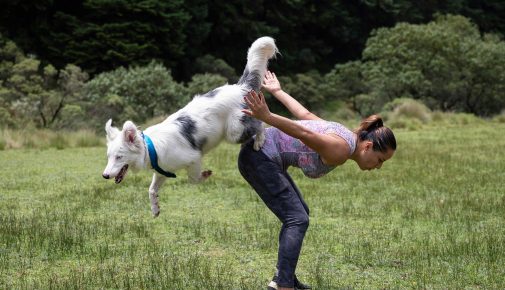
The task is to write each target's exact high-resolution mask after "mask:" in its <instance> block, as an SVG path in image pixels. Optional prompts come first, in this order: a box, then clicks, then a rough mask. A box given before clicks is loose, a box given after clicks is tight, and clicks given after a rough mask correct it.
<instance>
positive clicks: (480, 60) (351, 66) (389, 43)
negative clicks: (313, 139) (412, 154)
mask: <svg viewBox="0 0 505 290" xmlns="http://www.w3.org/2000/svg"><path fill="white" fill-rule="evenodd" d="M116 2H117V3H116ZM193 2H194V3H189V2H188V1H186V2H184V1H172V2H170V3H169V4H165V3H159V2H158V1H154V0H151V1H147V0H146V1H137V2H135V3H130V4H128V2H127V1H126V2H125V1H119V2H118V1H112V0H110V1H98V0H96V1H84V2H83V3H81V4H82V5H81V6H78V8H79V9H77V8H76V7H77V6H76V7H74V6H72V7H70V6H68V7H67V6H65V5H63V4H62V3H60V2H58V1H48V2H44V3H42V4H39V5H38V6H37V5H35V6H34V5H29V4H27V3H26V2H25V4H21V3H18V2H13V3H12V4H9V5H7V8H8V9H14V8H16V9H27V10H26V11H28V10H30V9H35V8H34V7H37V8H36V9H39V10H41V11H40V12H41V14H40V17H42V16H44V15H46V14H45V13H46V12H47V13H49V12H48V11H46V10H44V9H48V8H47V7H53V8H55V9H53V10H51V11H52V12H51V13H55V15H52V14H51V15H52V16H51V17H50V19H51V21H56V20H58V19H60V20H61V19H67V20H68V22H66V23H67V25H63V26H58V27H57V28H54V29H52V28H51V29H49V28H48V27H49V26H47V25H49V24H47V23H46V24H43V23H44V21H42V20H41V21H42V22H41V23H39V24H40V29H42V28H43V27H45V28H44V29H48V30H45V31H44V32H42V31H40V32H38V33H39V34H37V37H34V38H32V39H31V40H30V41H28V40H27V39H24V38H23V37H22V36H23V35H24V34H23V33H21V34H20V35H19V36H17V37H16V39H17V43H15V42H14V41H12V40H10V38H8V37H5V36H2V35H0V127H9V128H22V127H25V126H27V125H33V126H35V127H43V128H55V129H60V128H91V129H99V128H101V127H102V126H103V124H104V122H105V121H106V120H107V119H109V118H112V119H114V120H115V121H124V120H127V119H130V120H133V121H136V122H138V123H143V122H146V121H147V120H149V119H152V118H154V117H158V116H164V115H167V114H170V113H172V112H174V111H176V110H177V109H178V108H180V107H182V106H183V105H184V104H185V103H187V102H188V101H189V100H190V98H191V97H192V96H193V95H195V94H199V93H205V92H207V91H208V90H210V89H213V88H215V87H217V86H221V85H223V84H225V83H227V82H228V83H234V82H235V81H236V80H237V79H238V76H239V75H240V73H241V71H242V69H243V66H244V63H245V54H246V49H247V47H248V46H249V45H250V42H251V41H252V40H253V39H254V38H256V37H257V36H259V35H262V34H270V35H273V36H274V37H276V38H277V44H278V46H279V47H280V49H281V55H280V56H278V58H277V60H275V61H272V62H271V68H272V69H273V70H274V71H275V72H277V75H278V76H279V79H280V81H281V83H282V85H283V88H284V89H285V90H286V91H287V92H289V93H290V94H292V95H293V96H294V97H296V98H297V99H298V100H300V102H301V103H303V104H304V105H305V106H307V107H308V108H309V109H311V110H314V111H316V112H318V113H325V112H328V111H331V112H333V113H331V114H330V115H332V116H336V117H339V118H340V117H343V118H352V117H354V116H356V115H361V116H365V115H368V114H371V113H376V112H381V111H385V110H387V108H388V106H391V104H394V103H395V101H396V100H398V99H405V98H406V99H413V100H416V101H417V102H418V103H419V104H421V105H424V106H427V108H428V109H430V110H433V111H451V112H465V113H472V114H475V115H478V116H493V115H497V114H500V112H502V111H503V110H504V109H505V93H504V92H505V90H504V89H505V88H504V87H505V42H504V41H503V40H502V38H501V37H500V35H499V34H490V33H483V32H482V31H480V30H479V27H478V26H477V25H476V24H475V23H474V22H472V21H471V20H470V19H469V18H466V17H463V16H454V15H438V16H437V17H436V18H435V20H433V21H431V22H429V23H426V24H413V23H406V22H401V23H398V24H396V25H394V26H392V27H381V28H378V29H375V30H373V31H372V33H371V34H370V35H369V38H368V39H367V40H366V43H365V40H364V39H361V36H358V34H359V33H360V32H362V31H363V30H362V28H358V26H359V25H361V24H359V23H361V22H359V21H358V22H352V21H350V20H349V19H350V18H349V19H347V20H349V21H350V22H349V23H347V22H345V21H343V22H342V25H339V26H338V28H335V27H333V26H331V25H330V24H331V23H334V21H335V19H330V18H331V17H330V16H331V15H332V14H331V13H330V12H331V11H336V10H339V11H344V10H346V9H349V7H350V6H349V5H348V4H343V3H340V2H331V3H330V2H325V1H323V2H317V4H311V3H310V2H309V1H306V2H305V1H296V3H295V2H290V1H288V2H287V3H284V4H286V5H285V6H284V7H283V8H281V6H279V3H277V2H276V3H274V4H269V5H268V6H267V5H266V4H265V5H258V6H256V7H254V8H244V7H242V8H240V9H239V8H237V7H235V6H234V4H229V5H228V4H219V3H218V4H213V5H209V4H206V3H203V2H201V3H200V2H199V1H197V0H195V1H193ZM359 3H360V4H359V5H362V8H363V7H368V8H370V7H375V6H374V5H375V4H370V3H368V2H367V1H361V2H359ZM388 3H389V2H388ZM395 3H396V2H395ZM400 3H402V2H401V1H400V2H398V3H397V4H398V5H400ZM461 3H463V2H461ZM196 4H200V5H196ZM397 4H394V5H397ZM51 5H53V6H51ZM356 5H357V4H356ZM377 5H378V4H377ZM381 5H382V6H380V7H381V9H383V10H384V11H383V13H386V12H388V13H392V14H394V15H395V17H396V18H397V19H403V18H407V19H409V17H407V16H406V15H404V14H402V13H401V12H402V11H403V9H407V8H406V6H405V7H404V6H401V5H400V6H394V5H393V4H391V5H393V6H394V7H396V8H395V9H396V10H395V9H393V8H392V7H393V6H390V4H381ZM351 6H352V5H351ZM463 6H464V5H463ZM23 7H24V8H23ZM444 7H445V6H444ZM450 7H453V6H451V5H449V6H447V7H445V8H444V9H449V8H450ZM454 7H455V6H454ZM56 8H58V9H56ZM99 8H101V10H100V11H99V12H96V11H95V10H96V9H99ZM411 8H412V7H411ZM495 8H496V13H499V11H501V10H500V9H501V6H500V5H499V4H496V6H495ZM214 9H216V10H219V11H214ZM370 9H371V8H370ZM433 9H434V8H433ZM67 10H68V11H67ZM81 10H84V11H87V12H86V13H84V14H83V13H82V11H81ZM305 10H308V11H312V12H314V13H319V14H318V15H319V18H318V19H309V18H310V17H308V15H309V14H307V15H304V14H303V13H302V14H300V15H301V16H299V17H298V18H294V16H293V18H289V17H284V16H282V15H284V14H283V13H286V11H291V12H292V13H295V12H297V13H298V12H299V13H301V12H302V11H305ZM414 10H415V9H414ZM435 10H436V9H435ZM44 11H45V12H44ZM55 11H56V12H55ZM63 11H66V13H67V14H65V13H63ZM94 11H95V12H96V13H95V12H94ZM323 11H324V13H322V12H323ZM365 11H366V9H365ZM430 11H431V10H430ZM11 12H16V11H11ZM260 12H261V13H260ZM320 12H321V13H322V14H321V13H320ZM404 12H405V11H404ZM1 13H3V12H0V14H1ZM17 13H19V11H17ZM58 13H59V14H58ZM243 13H245V14H246V15H248V17H245V18H243V17H242V16H243V15H242V14H243ZM262 13H263V14H264V15H263V14H262ZM335 13H336V12H335ZM64 14H65V15H66V16H65V15H64ZM81 14H82V15H81ZM259 14H261V15H263V16H264V17H265V19H270V20H271V21H259V22H254V21H252V20H251V19H255V17H256V18H257V17H259V16H258V15H259ZM271 14H273V15H275V17H272V15H271ZM295 14H296V13H295ZM124 15H128V21H131V20H132V19H135V21H136V22H135V25H133V26H132V25H131V23H128V21H126V20H125V18H124V17H123V16H124ZM216 15H228V18H226V19H225V20H222V21H223V22H216V21H218V20H219V21H221V18H219V17H218V18H214V17H215V16H216ZM289 15H291V14H289ZM379 15H383V14H381V13H379V12H378V13H374V14H373V16H374V17H379ZM419 15H424V16H423V17H418V18H416V17H414V18H412V19H413V21H414V22H421V21H422V20H423V19H425V18H426V17H427V16H426V15H425V14H423V13H421V14H419ZM491 15H494V14H492V13H491ZM46 16H47V15H46ZM53 16H54V17H53ZM281 16H282V17H281ZM348 16H349V15H348ZM369 16H370V15H369ZM305 17H306V18H305ZM349 17H350V16H349ZM274 19H275V21H274ZM374 19H375V18H374ZM490 19H494V18H493V17H491V18H490ZM232 20H237V21H238V22H237V23H236V24H235V25H234V24H233V23H232ZM295 20H296V21H295ZM30 21H31V20H30ZM142 21H144V22H142ZM198 21H200V22H198ZM205 21H209V23H208V24H209V25H203V22H205ZM371 21H372V23H382V22H383V19H382V18H380V19H375V20H373V19H372V20H371ZM493 21H494V20H493ZM112 22H114V23H112ZM316 22H317V23H316ZM386 22H387V21H384V23H386ZM183 23H186V24H184V25H186V26H184V25H183V26H184V29H182V30H180V29H179V30H177V31H173V30H174V29H175V27H178V25H182V24H183ZM197 23H198V25H197ZM210 23H220V25H210ZM272 23H276V24H275V25H274V24H272ZM303 23H311V24H310V25H309V26H308V27H306V26H303V25H301V24H303ZM496 23H499V21H497V22H496ZM169 24H170V25H173V26H170V25H169ZM356 25H357V26H356ZM247 26H248V27H250V28H254V29H253V30H250V31H247V33H245V32H244V31H242V30H241V29H242V28H243V27H247ZM281 27H283V28H282V29H281ZM288 27H290V29H289V31H291V30H296V31H298V32H300V33H301V34H304V35H306V37H305V39H306V41H300V42H297V41H287V37H293V40H297V39H298V37H299V36H293V35H292V34H287V35H284V34H279V32H280V31H283V30H284V29H288ZM316 27H319V28H316ZM321 27H326V28H327V29H326V30H325V32H326V33H329V34H333V37H334V38H335V39H337V38H338V39H346V40H345V41H344V42H346V41H347V42H346V43H347V44H350V43H353V45H354V46H355V47H359V45H358V44H357V43H358V42H363V43H365V46H364V47H363V50H362V51H358V50H356V49H354V53H355V54H353V53H351V52H350V51H347V52H346V50H345V49H343V50H342V48H343V47H344V46H345V45H347V44H344V42H342V43H338V42H334V43H331V41H330V40H329V39H326V38H325V37H323V35H321V34H320V33H319V32H320V31H319V29H320V28H321ZM499 27H501V26H499V25H498V26H496V29H499ZM4 28H5V27H4ZM19 29H21V28H19ZM25 29H29V27H28V28H25ZM311 29H313V31H311ZM165 30H166V31H165ZM214 30H217V31H219V33H218V34H216V35H214V34H213V33H215V31H214ZM365 30H366V29H365ZM27 31H28V30H27ZM31 31H38V30H37V29H33V30H31ZM62 31H67V32H68V34H65V33H63V32H62ZM114 31H115V32H114ZM163 31H165V32H166V33H168V34H164V33H165V32H163ZM189 31H191V33H189ZM161 32H163V33H161ZM351 32H352V33H351ZM160 33H161V34H160ZM185 33H189V34H187V35H186V34H185ZM243 33H245V34H243ZM367 33H368V30H367ZM109 34H110V35H109ZM130 34H131V35H130ZM242 34H243V36H245V37H238V36H239V35H242ZM76 35H81V36H82V38H80V39H74V37H76ZM161 35H165V36H164V37H165V38H164V39H163V40H161V39H159V38H160V37H161V38H163V37H162V36H161ZM167 35H171V36H167ZM189 35H191V37H188V36H189ZM210 35H212V41H211V40H209V39H207V37H209V36H210ZM226 35H233V37H234V39H236V40H237V41H234V42H233V43H226V41H229V39H228V38H226V37H225V36H226ZM339 35H340V36H343V35H346V37H344V38H339ZM126 36H128V37H126ZM125 37H126V38H125ZM141 38H145V39H143V40H142V39H141ZM316 38H317V41H316ZM36 39H39V40H40V41H41V43H43V45H42V47H41V46H39V45H37V43H36ZM125 41H128V42H125ZM140 42H143V43H144V44H143V45H137V44H139V43H140ZM204 42H205V43H206V44H208V46H207V47H205V48H203V46H202V45H203V43H204ZM218 43H219V45H217V44H218ZM26 45H28V47H29V49H25V50H23V49H21V48H20V47H21V46H26ZM88 45H90V46H89V47H88ZM163 45H165V46H163ZM214 45H215V46H214ZM218 46H219V47H220V49H218V48H217V47H218ZM119 48H121V49H119ZM45 50H47V51H45ZM167 51H171V52H170V53H166V52H167ZM202 51H205V53H202ZM336 51H339V57H336V55H337V54H336ZM356 52H358V53H356ZM193 57H194V59H193ZM340 57H342V58H353V57H354V59H353V60H350V61H347V62H338V61H337V59H339V58H340ZM225 59H226V61H225ZM330 60H334V61H330ZM237 63H240V67H239V68H238V69H236V64H237ZM76 64H78V65H76ZM326 68H328V71H327V72H325V69H326ZM330 68H332V69H330ZM287 69H289V70H290V73H283V71H285V70H287ZM177 76H179V77H180V76H185V77H184V78H183V79H180V78H178V77H177ZM267 98H269V102H270V103H271V107H272V110H273V111H276V112H279V111H281V110H284V108H283V106H281V105H280V104H279V103H278V102H276V101H275V100H273V99H272V98H271V97H269V96H267Z"/></svg>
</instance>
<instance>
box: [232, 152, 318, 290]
mask: <svg viewBox="0 0 505 290" xmlns="http://www.w3.org/2000/svg"><path fill="white" fill-rule="evenodd" d="M238 168H239V170H240V173H241V174H242V176H243V177H244V178H245V180H247V182H248V183H249V184H250V185H251V186H252V187H253V188H254V190H255V191H256V193H258V195H259V196H260V198H261V199H262V200H263V202H264V203H265V204H266V206H267V207H268V208H269V209H270V210H271V211H272V212H273V213H274V214H275V215H276V216H277V218H278V219H279V220H280V221H281V222H282V227H281V231H280V233H279V252H278V257H277V269H278V279H277V285H278V286H280V287H293V286H294V274H295V269H296V264H297V262H298V257H299V256H300V250H301V248H302V243H303V238H304V237H305V232H306V231H307V228H308V227H309V208H308V207H307V205H306V204H305V201H304V200H303V198H302V195H301V193H300V191H299V190H298V188H297V187H296V185H295V183H294V182H293V180H292V179H291V177H290V176H289V174H288V173H287V172H286V171H285V170H283V169H282V168H281V166H279V165H278V164H277V163H275V162H274V161H273V160H271V159H270V158H269V157H268V156H267V155H265V153H263V152H262V151H261V150H260V151H254V149H253V148H252V142H248V143H247V144H245V145H243V146H242V149H241V150H240V154H239V158H238Z"/></svg>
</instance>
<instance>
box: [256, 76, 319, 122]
mask: <svg viewBox="0 0 505 290" xmlns="http://www.w3.org/2000/svg"><path fill="white" fill-rule="evenodd" d="M262 86H263V88H264V89H265V90H267V91H268V92H269V93H271V94H272V95H273V96H274V97H275V98H276V99H277V100H279V101H280V102H281V103H282V104H283V105H284V106H285V107H286V108H287V109H288V110H289V112H291V114H293V116H295V118H297V119H298V120H321V118H319V117H318V116H316V115H315V114H314V113H312V112H310V111H309V110H307V108H305V107H304V106H303V105H302V104H300V103H299V102H298V101H297V100H295V99H294V98H293V97H291V96H290V95H289V94H288V93H286V92H285V91H283V90H282V88H281V84H280V82H279V80H278V79H277V77H276V76H275V73H272V72H270V71H267V72H266V74H265V78H264V79H263V85H262Z"/></svg>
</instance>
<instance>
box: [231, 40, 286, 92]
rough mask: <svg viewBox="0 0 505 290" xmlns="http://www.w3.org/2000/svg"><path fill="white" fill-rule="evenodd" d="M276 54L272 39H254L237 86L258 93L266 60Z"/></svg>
mask: <svg viewBox="0 0 505 290" xmlns="http://www.w3.org/2000/svg"><path fill="white" fill-rule="evenodd" d="M278 52H279V50H278V49H277V46H275V40H274V39H273V38H271V37H268V36H264V37H260V38H258V39H256V41H255V42H253V44H252V45H251V47H250V48H249V51H248V52H247V65H246V67H245V69H244V73H243V74H242V76H241V77H240V79H239V80H238V83H237V84H239V85H243V86H246V87H247V89H248V90H255V91H259V90H260V89H261V82H262V81H263V77H264V76H265V72H266V70H267V65H268V60H269V59H271V58H272V57H274V56H275V54H276V53H278Z"/></svg>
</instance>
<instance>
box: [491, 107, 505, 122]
mask: <svg viewBox="0 0 505 290" xmlns="http://www.w3.org/2000/svg"><path fill="white" fill-rule="evenodd" d="M493 121H495V122H498V123H505V110H503V111H502V112H501V114H499V115H496V116H494V117H493Z"/></svg>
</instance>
